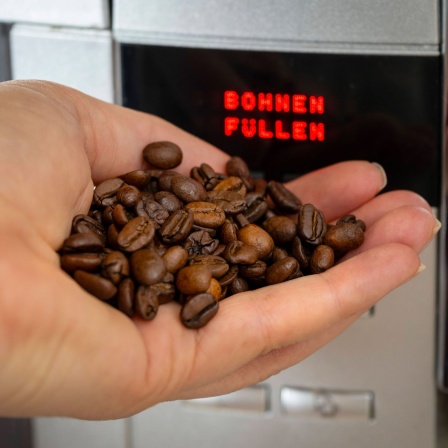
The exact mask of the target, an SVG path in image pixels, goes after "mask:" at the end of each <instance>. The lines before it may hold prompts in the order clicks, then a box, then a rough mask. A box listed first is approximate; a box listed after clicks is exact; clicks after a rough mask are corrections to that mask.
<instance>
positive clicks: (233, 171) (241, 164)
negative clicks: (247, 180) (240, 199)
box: [226, 156, 251, 177]
mask: <svg viewBox="0 0 448 448" xmlns="http://www.w3.org/2000/svg"><path fill="white" fill-rule="evenodd" d="M226 172H227V174H228V175H229V176H236V177H251V175H250V170H249V167H248V166H247V163H246V162H245V161H244V160H243V159H242V158H241V157H238V156H233V157H231V158H230V159H229V160H228V161H227V163H226Z"/></svg>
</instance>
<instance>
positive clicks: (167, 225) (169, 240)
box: [158, 209, 194, 244]
mask: <svg viewBox="0 0 448 448" xmlns="http://www.w3.org/2000/svg"><path fill="white" fill-rule="evenodd" d="M193 222H194V215H193V212H192V211H191V210H189V209H182V210H177V211H175V212H174V213H173V214H172V215H171V216H170V217H169V218H168V219H167V220H166V221H165V222H164V223H163V225H162V226H161V227H160V229H159V231H158V234H159V236H160V238H161V240H162V241H163V242H164V243H166V244H177V243H179V242H181V241H183V240H184V239H185V238H187V236H188V235H189V233H190V230H191V227H192V226H193Z"/></svg>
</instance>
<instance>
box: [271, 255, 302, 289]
mask: <svg viewBox="0 0 448 448" xmlns="http://www.w3.org/2000/svg"><path fill="white" fill-rule="evenodd" d="M297 265H298V263H297V260H296V259H295V258H293V257H287V258H284V259H283V260H280V261H277V262H276V263H274V264H272V265H271V266H269V267H268V268H267V269H266V274H265V279H266V283H267V284H268V285H275V284H277V283H281V282H284V281H285V280H286V279H287V278H288V277H289V276H290V275H291V274H292V273H293V272H294V271H295V270H296V268H297Z"/></svg>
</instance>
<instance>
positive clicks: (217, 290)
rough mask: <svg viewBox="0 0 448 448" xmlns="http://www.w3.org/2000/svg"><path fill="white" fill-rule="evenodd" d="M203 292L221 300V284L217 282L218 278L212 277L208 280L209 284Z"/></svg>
mask: <svg viewBox="0 0 448 448" xmlns="http://www.w3.org/2000/svg"><path fill="white" fill-rule="evenodd" d="M205 292H206V293H208V294H211V295H212V296H213V298H214V299H215V300H216V301H217V302H218V301H219V300H221V294H222V291H221V285H220V284H219V282H218V280H216V278H213V277H212V279H211V281H210V286H209V288H208V289H207V291H205Z"/></svg>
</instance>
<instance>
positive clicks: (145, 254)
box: [129, 249, 167, 286]
mask: <svg viewBox="0 0 448 448" xmlns="http://www.w3.org/2000/svg"><path fill="white" fill-rule="evenodd" d="M129 261H130V264H131V271H132V276H133V278H134V279H135V280H136V281H137V283H140V284H141V285H147V286H151V285H155V284H156V283H159V282H161V281H162V280H163V277H164V276H165V274H166V273H167V269H166V266H165V263H164V261H163V258H162V257H161V256H160V255H159V254H157V252H156V251H154V250H152V249H141V250H138V251H136V252H134V253H133V254H132V255H131V258H130V260H129Z"/></svg>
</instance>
